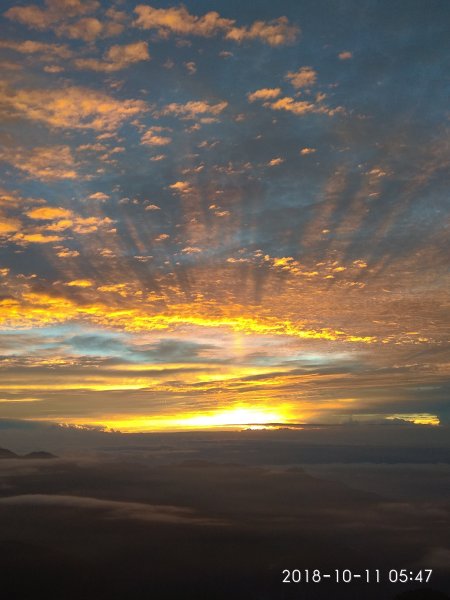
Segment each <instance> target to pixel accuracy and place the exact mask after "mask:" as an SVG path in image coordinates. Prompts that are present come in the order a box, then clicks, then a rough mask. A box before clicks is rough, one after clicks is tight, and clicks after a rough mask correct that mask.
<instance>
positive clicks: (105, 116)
mask: <svg viewBox="0 0 450 600" xmlns="http://www.w3.org/2000/svg"><path fill="white" fill-rule="evenodd" d="M6 91H7V90H5V89H4V90H3V92H4V94H3V98H2V100H0V105H3V107H4V109H5V110H6V111H8V112H9V113H10V114H12V115H13V116H23V117H25V118H26V119H30V120H32V121H38V122H41V123H45V124H46V125H48V126H50V127H56V128H67V129H94V130H99V131H101V130H106V131H113V130H115V129H117V128H118V127H119V126H120V125H121V124H122V123H123V121H125V120H127V119H129V118H131V117H135V116H136V115H138V114H140V113H142V112H144V111H146V110H147V105H146V104H145V102H143V101H142V100H116V99H114V98H113V97H111V96H108V95H107V94H105V93H103V92H97V91H94V90H91V89H89V88H83V87H75V86H71V87H67V88H61V89H56V90H55V89H53V90H52V89H18V90H9V91H8V93H6Z"/></svg>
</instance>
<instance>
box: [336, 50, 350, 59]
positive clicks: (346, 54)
mask: <svg viewBox="0 0 450 600" xmlns="http://www.w3.org/2000/svg"><path fill="white" fill-rule="evenodd" d="M338 57H339V59H340V60H350V58H353V54H352V53H351V52H348V50H345V51H344V52H339V54H338Z"/></svg>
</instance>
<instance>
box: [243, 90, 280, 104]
mask: <svg viewBox="0 0 450 600" xmlns="http://www.w3.org/2000/svg"><path fill="white" fill-rule="evenodd" d="M280 94H281V89H280V88H262V89H261V90H256V91H255V92H252V93H248V94H247V98H248V101H249V102H255V100H272V99H273V98H277V97H278V96H279V95H280Z"/></svg>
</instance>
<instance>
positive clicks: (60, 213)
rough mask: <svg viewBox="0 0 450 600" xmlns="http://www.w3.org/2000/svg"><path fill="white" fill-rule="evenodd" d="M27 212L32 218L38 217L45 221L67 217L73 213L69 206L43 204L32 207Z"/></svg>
mask: <svg viewBox="0 0 450 600" xmlns="http://www.w3.org/2000/svg"><path fill="white" fill-rule="evenodd" d="M25 214H26V216H27V217H29V218H30V219H38V220H43V221H46V220H48V221H50V220H52V219H58V218H66V217H71V216H72V215H73V213H72V211H71V210H68V209H67V208H60V207H58V206H41V207H38V208H33V209H31V210H29V211H28V212H26V213H25Z"/></svg>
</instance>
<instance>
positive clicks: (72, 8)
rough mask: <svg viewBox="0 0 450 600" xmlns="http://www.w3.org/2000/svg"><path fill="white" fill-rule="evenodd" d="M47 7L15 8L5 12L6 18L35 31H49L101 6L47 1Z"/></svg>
mask: <svg viewBox="0 0 450 600" xmlns="http://www.w3.org/2000/svg"><path fill="white" fill-rule="evenodd" d="M45 5H46V8H40V7H39V6H36V5H35V4H30V5H28V6H13V7H12V8H10V9H9V10H7V11H6V12H5V17H7V18H8V19H11V20H12V21H17V22H18V23H22V24H23V25H27V26H28V27H32V28H33V29H47V28H48V27H50V26H51V25H54V24H55V23H57V22H58V21H61V20H63V19H66V18H69V17H77V16H80V15H85V14H88V13H91V12H93V11H94V10H96V9H97V8H98V7H99V6H100V4H99V3H98V2H97V0H46V1H45Z"/></svg>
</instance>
